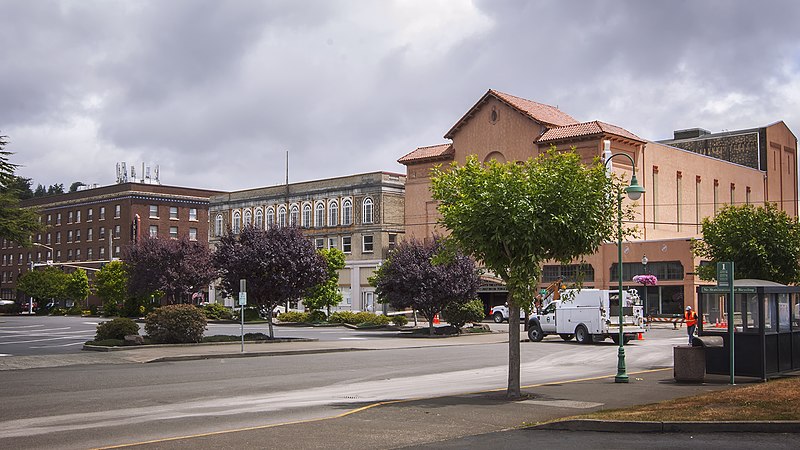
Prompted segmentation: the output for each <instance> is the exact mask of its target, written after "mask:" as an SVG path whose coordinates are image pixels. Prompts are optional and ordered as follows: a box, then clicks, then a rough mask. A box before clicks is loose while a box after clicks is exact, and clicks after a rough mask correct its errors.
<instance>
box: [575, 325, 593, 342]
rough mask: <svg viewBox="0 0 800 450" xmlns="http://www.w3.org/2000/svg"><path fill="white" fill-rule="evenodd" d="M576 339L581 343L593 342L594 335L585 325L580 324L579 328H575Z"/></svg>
mask: <svg viewBox="0 0 800 450" xmlns="http://www.w3.org/2000/svg"><path fill="white" fill-rule="evenodd" d="M575 340H577V341H578V343H579V344H591V343H592V335H591V334H589V331H588V330H587V329H586V327H585V326H583V325H578V328H575Z"/></svg>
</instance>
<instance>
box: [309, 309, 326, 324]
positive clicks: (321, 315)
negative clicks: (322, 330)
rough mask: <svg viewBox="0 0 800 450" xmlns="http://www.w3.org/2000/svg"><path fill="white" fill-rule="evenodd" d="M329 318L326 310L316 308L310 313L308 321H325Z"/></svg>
mask: <svg viewBox="0 0 800 450" xmlns="http://www.w3.org/2000/svg"><path fill="white" fill-rule="evenodd" d="M327 318H328V316H327V315H326V314H325V311H321V310H314V311H311V312H309V313H308V321H309V322H311V323H319V322H325V319H327Z"/></svg>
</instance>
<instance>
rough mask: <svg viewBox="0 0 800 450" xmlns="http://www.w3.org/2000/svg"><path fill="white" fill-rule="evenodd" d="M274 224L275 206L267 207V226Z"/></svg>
mask: <svg viewBox="0 0 800 450" xmlns="http://www.w3.org/2000/svg"><path fill="white" fill-rule="evenodd" d="M274 226H275V208H273V207H272V206H270V207H269V208H267V228H269V227H274Z"/></svg>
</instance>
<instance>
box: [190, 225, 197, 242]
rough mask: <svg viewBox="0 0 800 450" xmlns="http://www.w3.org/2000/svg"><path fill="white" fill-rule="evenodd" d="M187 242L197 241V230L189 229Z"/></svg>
mask: <svg viewBox="0 0 800 450" xmlns="http://www.w3.org/2000/svg"><path fill="white" fill-rule="evenodd" d="M189 240H190V241H196V240H197V228H189Z"/></svg>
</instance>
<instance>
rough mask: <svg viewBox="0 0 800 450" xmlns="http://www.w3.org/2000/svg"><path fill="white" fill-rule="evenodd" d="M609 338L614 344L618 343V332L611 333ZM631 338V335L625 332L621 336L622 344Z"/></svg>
mask: <svg viewBox="0 0 800 450" xmlns="http://www.w3.org/2000/svg"><path fill="white" fill-rule="evenodd" d="M611 340H612V341H614V343H615V344H617V345H619V334H612V335H611ZM630 340H631V337H630V336H628V335H627V334H625V335H623V336H622V345H626V344H627V343H628V341H630Z"/></svg>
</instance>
